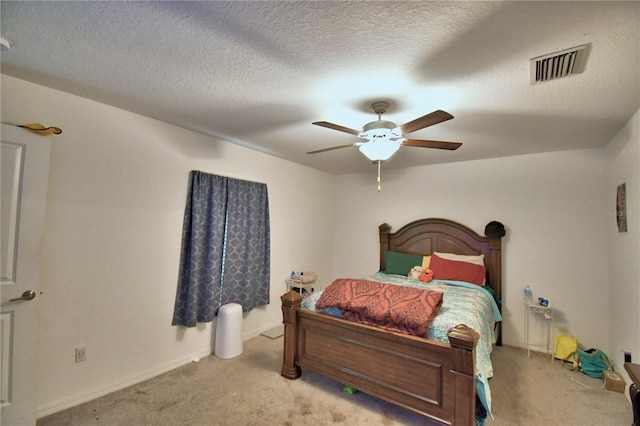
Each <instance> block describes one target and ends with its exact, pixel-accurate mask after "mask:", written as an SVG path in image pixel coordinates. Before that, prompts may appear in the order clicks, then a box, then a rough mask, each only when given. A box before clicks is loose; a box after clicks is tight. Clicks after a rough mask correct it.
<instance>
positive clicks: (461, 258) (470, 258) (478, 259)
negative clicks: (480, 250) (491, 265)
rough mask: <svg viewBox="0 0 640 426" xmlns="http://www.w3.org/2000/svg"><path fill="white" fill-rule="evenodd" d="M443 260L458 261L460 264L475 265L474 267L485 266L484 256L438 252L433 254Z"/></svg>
mask: <svg viewBox="0 0 640 426" xmlns="http://www.w3.org/2000/svg"><path fill="white" fill-rule="evenodd" d="M433 253H434V254H436V255H438V256H439V257H441V258H442V259H447V260H457V261H458V262H467V263H473V264H474V265H481V266H484V254H478V255H466V254H454V253H441V252H438V251H435V252H433Z"/></svg>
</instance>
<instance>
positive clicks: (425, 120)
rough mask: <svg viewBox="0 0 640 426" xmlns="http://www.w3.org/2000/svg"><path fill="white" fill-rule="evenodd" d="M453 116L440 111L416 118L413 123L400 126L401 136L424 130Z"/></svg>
mask: <svg viewBox="0 0 640 426" xmlns="http://www.w3.org/2000/svg"><path fill="white" fill-rule="evenodd" d="M452 118H453V115H451V114H449V113H448V112H446V111H442V110H441V109H439V110H437V111H433V112H432V113H431V114H427V115H423V116H422V117H420V118H416V119H415V120H413V121H410V122H408V123H405V124H403V125H402V126H400V130H401V131H402V134H403V135H408V134H409V133H412V132H415V131H416V130H420V129H424V128H425V127H429V126H433V125H434V124H438V123H442V122H443V121H447V120H451V119H452Z"/></svg>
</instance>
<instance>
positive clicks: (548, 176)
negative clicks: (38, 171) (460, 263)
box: [334, 149, 637, 349]
mask: <svg viewBox="0 0 640 426" xmlns="http://www.w3.org/2000/svg"><path fill="white" fill-rule="evenodd" d="M608 171H609V160H608V159H607V158H606V156H605V155H604V150H603V149H589V150H578V151H566V152H557V153H548V154H535V155H526V156H517V157H505V158H498V159H491V160H481V161H470V162H462V163H455V164H448V165H432V166H424V167H416V168H411V169H403V170H394V169H385V168H384V165H383V170H382V192H380V193H378V192H377V191H376V186H375V174H376V172H375V168H374V167H373V166H372V170H371V172H370V173H358V174H351V175H344V176H340V177H339V179H338V185H337V186H336V189H337V191H338V196H337V200H336V206H337V208H338V209H339V210H340V211H341V214H340V216H339V223H338V227H337V228H336V235H340V240H339V241H338V243H337V244H336V247H335V253H334V256H335V262H334V264H335V270H334V275H335V276H336V277H338V276H356V277H357V276H362V275H366V274H368V273H371V272H373V271H375V270H377V268H378V256H379V255H378V244H377V243H378V234H377V229H378V228H377V227H378V225H379V224H381V223H383V222H387V223H388V224H389V225H391V226H392V231H393V230H397V229H398V228H399V227H400V226H402V225H404V224H406V223H408V222H410V221H412V220H416V219H420V218H424V217H444V218H450V219H453V220H456V221H458V222H460V223H463V224H465V225H468V226H470V227H471V228H472V229H474V230H476V231H477V232H478V233H480V234H483V233H484V227H485V225H486V224H487V223H488V222H490V221H491V220H498V221H500V222H502V223H503V224H504V225H505V226H506V228H507V235H506V237H505V238H504V239H503V267H504V278H503V295H502V298H503V317H504V324H503V342H504V344H507V345H514V346H522V345H523V336H524V334H523V328H524V312H523V311H524V304H523V290H524V287H525V285H526V284H529V285H530V286H531V288H532V289H533V293H534V299H535V298H537V297H539V296H542V297H545V298H546V299H549V300H550V301H551V303H552V305H553V306H555V308H556V309H557V312H558V314H557V320H556V326H562V327H566V328H568V329H570V330H571V331H572V332H573V333H574V335H575V336H576V337H577V338H578V340H579V341H580V342H581V343H582V344H584V345H585V346H587V347H594V346H595V347H601V348H603V349H605V348H608V347H609V331H610V329H609V326H608V318H609V309H610V307H609V303H608V297H609V289H608V286H607V280H608V277H609V274H608V266H607V265H608V257H607V252H606V242H607V235H608V226H607V224H608V223H609V222H610V220H611V218H609V217H605V216H604V214H603V211H604V209H605V207H604V206H608V202H609V201H611V200H610V198H611V194H610V191H608V187H607V183H606V182H607V172H608ZM352 253H360V254H361V256H358V257H356V258H355V259H353V256H352V255H351V254H352ZM636 256H637V251H636ZM352 259H353V260H355V261H352ZM542 324H543V322H542V321H540V323H539V324H538V326H539V327H536V323H533V326H532V329H531V333H532V340H531V341H536V342H537V341H540V342H541V341H543V340H544V333H543V331H544V328H543V327H542Z"/></svg>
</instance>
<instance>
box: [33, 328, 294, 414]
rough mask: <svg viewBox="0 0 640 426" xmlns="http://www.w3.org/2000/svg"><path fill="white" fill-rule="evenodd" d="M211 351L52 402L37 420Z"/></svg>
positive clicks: (254, 333) (39, 410) (245, 335)
mask: <svg viewBox="0 0 640 426" xmlns="http://www.w3.org/2000/svg"><path fill="white" fill-rule="evenodd" d="M279 324H281V322H278V323H275V324H269V325H265V326H263V327H260V329H257V330H252V331H249V332H247V333H243V335H242V340H243V341H247V340H249V339H252V338H254V337H256V336H259V335H260V333H262V332H263V331H266V330H269V329H270V328H273V327H275V326H276V325H279ZM212 354H213V350H212V349H211V348H207V349H203V350H201V351H198V352H197V353H194V354H191V355H187V356H185V357H183V358H180V359H177V360H174V361H171V362H168V363H166V364H164V365H160V366H157V367H154V368H150V369H149V370H146V371H143V372H141V373H139V374H136V375H134V376H132V377H130V378H128V379H126V380H122V381H119V382H114V383H110V384H108V385H106V386H103V387H100V388H97V389H93V390H89V391H87V392H81V393H79V394H77V395H74V396H71V397H67V398H64V399H61V400H59V401H54V402H51V403H47V404H44V405H42V406H40V407H38V408H37V414H36V416H37V418H42V417H45V416H48V415H50V414H54V413H57V412H58V411H62V410H66V409H67V408H71V407H75V406H76V405H80V404H83V403H85V402H89V401H91V400H94V399H96V398H100V397H101V396H105V395H107V394H110V393H112V392H115V391H119V390H121V389H124V388H127V387H129V386H133V385H137V384H138V383H141V382H144V381H145V380H149V379H151V378H153V377H156V376H159V375H160V374H164V373H166V372H168V371H171V370H175V369H176V368H178V367H182V366H183V365H187V364H189V363H190V362H193V361H194V359H196V358H197V359H200V358H204V357H206V356H209V355H212Z"/></svg>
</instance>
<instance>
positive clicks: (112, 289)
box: [1, 76, 640, 416]
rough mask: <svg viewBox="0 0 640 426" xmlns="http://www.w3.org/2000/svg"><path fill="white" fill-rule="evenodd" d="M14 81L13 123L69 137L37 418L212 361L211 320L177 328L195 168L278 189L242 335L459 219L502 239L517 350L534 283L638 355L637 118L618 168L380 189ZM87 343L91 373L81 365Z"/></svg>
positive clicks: (543, 158) (603, 338) (606, 164)
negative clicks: (262, 286) (492, 229)
mask: <svg viewBox="0 0 640 426" xmlns="http://www.w3.org/2000/svg"><path fill="white" fill-rule="evenodd" d="M1 84H2V99H1V102H2V110H1V112H2V122H5V123H14V124H17V123H28V122H40V123H42V124H45V125H55V126H58V127H61V128H62V129H63V134H62V135H60V136H55V137H52V138H53V146H52V158H51V173H50V190H49V199H48V205H47V223H46V240H45V245H44V265H43V267H44V277H43V291H44V293H43V295H42V296H40V297H39V302H40V307H41V315H40V329H39V343H40V348H39V364H38V371H39V372H38V377H39V383H38V386H39V394H38V414H39V416H42V415H46V414H49V413H52V412H55V411H58V410H60V409H63V408H66V407H68V406H71V405H74V404H76V403H79V402H82V401H84V400H88V399H91V398H93V397H96V396H99V395H101V394H104V393H106V392H109V391H111V390H115V389H118V388H120V387H123V386H125V385H129V384H133V383H135V382H137V381H139V380H142V379H144V378H147V377H150V376H153V375H155V374H158V373H160V372H163V371H166V370H168V369H171V368H173V367H176V366H178V365H180V364H182V363H185V362H189V360H190V359H191V358H193V357H196V356H203V355H205V354H208V353H210V352H211V350H212V345H213V341H214V335H213V334H214V332H213V330H214V328H215V327H212V325H211V324H209V325H200V326H199V327H197V328H195V329H189V330H185V329H181V328H176V327H172V326H171V325H170V324H171V315H172V311H173V301H174V297H175V290H176V279H177V268H178V262H179V249H180V234H181V228H182V215H183V211H184V203H185V197H186V187H187V177H188V172H189V170H192V169H199V170H202V171H205V172H210V173H217V174H222V175H227V176H232V177H237V178H241V179H247V180H255V181H260V182H265V183H267V185H268V188H269V199H270V200H269V201H270V209H271V232H272V240H271V247H272V257H271V273H272V279H271V286H272V292H271V304H270V305H269V306H268V307H266V308H264V309H262V308H259V309H256V310H254V311H252V312H251V313H249V314H248V315H247V316H246V317H245V320H244V324H243V326H244V334H245V337H247V338H248V337H251V336H253V335H256V334H258V333H259V332H260V331H262V330H265V329H268V328H270V327H271V326H274V325H276V324H278V323H280V321H281V313H280V305H279V300H278V298H279V296H280V295H281V294H282V292H283V291H284V283H283V278H284V276H285V275H286V274H288V273H289V271H290V270H291V269H293V268H300V269H307V268H312V269H316V270H317V271H318V272H319V273H320V276H321V278H322V279H323V281H331V280H332V279H333V278H336V277H344V276H354V277H361V276H363V275H366V274H369V273H371V272H373V271H375V270H377V268H378V234H377V227H378V225H379V224H380V223H382V222H387V223H389V224H390V225H391V226H392V227H393V229H397V228H398V227H399V226H401V225H403V224H405V223H407V222H409V221H411V220H415V219H419V218H423V217H446V218H451V219H454V220H457V221H459V222H461V223H464V224H466V225H468V226H470V227H472V228H473V229H475V230H477V231H478V232H480V233H482V231H483V230H484V226H485V224H486V223H487V222H489V221H491V220H499V221H501V222H503V223H504V224H505V225H506V227H507V232H508V234H507V236H506V237H505V238H504V240H503V243H504V244H503V256H504V263H503V264H504V268H505V271H504V272H505V276H504V293H503V299H504V312H503V313H504V328H503V330H504V335H503V338H504V343H505V344H509V345H515V346H519V345H522V336H523V303H522V290H523V288H524V286H525V285H526V284H530V285H531V287H532V288H533V291H534V296H535V297H537V296H544V297H546V298H548V299H550V300H551V301H552V304H553V305H554V306H555V307H556V308H557V309H558V311H559V313H560V315H559V318H558V325H560V326H565V327H567V328H569V329H570V330H571V331H572V332H573V333H574V334H575V335H576V337H578V339H579V340H580V342H581V343H582V344H583V345H585V346H587V347H600V348H604V349H605V350H607V349H608V350H610V351H612V350H613V349H614V348H616V349H615V350H617V348H618V346H624V347H626V345H627V342H629V343H628V345H629V346H630V348H629V349H632V350H633V351H634V354H635V358H636V361H637V359H638V358H640V347H639V346H638V345H639V341H640V336H638V329H637V324H638V309H637V306H638V302H640V295H639V294H640V291H639V290H638V269H637V268H638V262H637V259H638V257H639V256H638V245H639V238H638V219H637V217H636V218H635V219H633V218H632V217H631V216H630V217H629V230H630V232H629V233H628V234H627V235H618V234H617V233H615V229H614V228H615V222H614V221H612V218H611V217H610V216H606V215H605V214H604V211H605V210H606V209H611V208H614V207H615V206H613V204H612V203H613V201H614V199H613V198H612V197H613V194H612V191H613V190H614V189H615V187H616V186H617V184H618V183H619V181H626V183H627V202H628V208H629V209H631V211H632V212H633V211H635V212H637V211H638V198H639V197H638V194H639V189H638V187H639V185H638V171H637V170H638V167H637V165H638V161H639V156H638V139H639V137H638V134H639V132H638V121H639V119H638V114H636V116H635V117H634V119H633V120H632V121H631V122H630V124H629V125H628V126H627V127H625V129H623V131H621V133H620V134H619V135H617V136H616V138H614V141H615V149H614V148H611V149H609V155H607V153H606V152H605V150H604V149H592V150H581V151H567V152H559V153H550V154H536V155H528V156H520V157H507V158H502V159H493V160H482V161H472V162H465V163H457V164H449V165H437V166H425V167H416V168H411V169H405V170H392V169H388V168H385V167H384V165H383V182H382V188H383V189H382V192H381V193H378V192H377V191H376V186H375V174H376V172H375V167H374V166H372V169H371V172H370V173H359V174H350V175H343V176H337V177H336V176H330V175H328V174H325V173H322V172H318V171H315V170H312V169H309V168H306V167H303V166H300V165H296V164H293V163H290V162H287V161H284V160H281V159H277V158H274V157H271V156H268V155H264V154H261V153H258V152H256V151H252V150H249V149H246V148H242V147H239V146H237V145H234V144H230V143H227V142H223V141H221V140H218V139H214V138H210V137H207V136H203V135H200V134H197V133H194V132H190V131H187V130H184V129H180V128H177V127H174V126H171V125H168V124H165V123H161V122H158V121H155V120H152V119H149V118H146V117H142V116H139V115H136V114H132V113H129V112H126V111H123V110H119V109H117V108H112V107H109V106H106V105H103V104H99V103H96V102H93V101H90V100H86V99H82V98H78V97H75V96H72V95H68V94H64V93H62V92H58V91H55V90H51V89H48V88H45V87H42V86H38V85H34V84H31V83H27V82H24V81H21V80H18V79H15V78H11V77H7V76H2V77H1ZM292 175H295V176H296V179H290V177H291V176H292ZM610 175H611V177H610ZM612 188H613V189H612ZM291 194H296V197H297V198H298V202H296V203H295V206H292V204H291V203H290V199H291ZM301 197H302V198H303V199H302V200H300V198H301ZM634 203H635V204H634ZM634 209H635V210H634ZM332 212H334V213H332ZM330 229H333V230H334V235H333V236H332V235H331V234H330V233H329V232H327V230H330ZM609 265H611V268H609ZM634 268H635V269H634ZM627 271H628V272H627ZM613 281H615V283H616V284H614V285H609V283H610V282H613ZM629 295H631V296H632V297H629ZM619 306H625V309H627V310H628V311H629V314H627V313H623V312H621V310H619ZM634 314H635V316H634ZM620 324H622V326H620ZM534 331H538V332H540V330H534ZM534 334H535V333H534ZM538 334H540V333H538ZM634 339H635V340H634ZM80 344H86V345H87V347H88V358H89V359H88V361H86V362H84V363H79V364H76V363H75V362H74V348H75V346H77V345H80ZM617 365H619V364H617Z"/></svg>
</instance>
